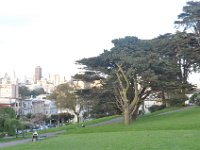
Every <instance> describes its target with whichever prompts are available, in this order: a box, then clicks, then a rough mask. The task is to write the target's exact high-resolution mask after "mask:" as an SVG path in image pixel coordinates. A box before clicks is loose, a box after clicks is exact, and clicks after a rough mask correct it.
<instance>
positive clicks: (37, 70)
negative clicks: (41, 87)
mask: <svg viewBox="0 0 200 150" xmlns="http://www.w3.org/2000/svg"><path fill="white" fill-rule="evenodd" d="M41 78H42V68H41V67H40V66H37V67H35V83H37V81H38V80H41Z"/></svg>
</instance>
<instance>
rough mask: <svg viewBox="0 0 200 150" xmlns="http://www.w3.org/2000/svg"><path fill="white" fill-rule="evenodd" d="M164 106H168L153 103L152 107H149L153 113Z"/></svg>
mask: <svg viewBox="0 0 200 150" xmlns="http://www.w3.org/2000/svg"><path fill="white" fill-rule="evenodd" d="M164 108H166V106H165V105H152V106H151V107H149V111H150V112H151V113H152V112H155V111H158V110H161V109H164Z"/></svg>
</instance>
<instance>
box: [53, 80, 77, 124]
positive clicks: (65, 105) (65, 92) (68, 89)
mask: <svg viewBox="0 0 200 150" xmlns="http://www.w3.org/2000/svg"><path fill="white" fill-rule="evenodd" d="M74 92H75V89H74V88H73V87H72V86H70V85H69V84H68V83H64V84H60V85H58V86H57V87H56V89H55V90H54V91H53V93H52V94H51V95H50V96H49V98H51V99H55V100H56V105H57V107H58V108H60V109H61V110H66V109H69V110H72V111H73V113H74V114H75V115H76V116H77V122H79V115H80V110H81V107H80V108H79V109H77V106H78V105H79V101H78V98H77V96H76V95H75V93H74Z"/></svg>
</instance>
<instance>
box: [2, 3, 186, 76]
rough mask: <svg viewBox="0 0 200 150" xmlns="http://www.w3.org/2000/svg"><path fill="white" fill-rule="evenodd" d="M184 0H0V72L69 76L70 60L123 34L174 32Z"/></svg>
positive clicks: (147, 35)
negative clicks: (35, 71) (38, 70)
mask: <svg viewBox="0 0 200 150" xmlns="http://www.w3.org/2000/svg"><path fill="white" fill-rule="evenodd" d="M186 1H187V0H0V50H1V55H0V56H1V58H0V74H4V73H5V72H13V71H14V70H15V72H16V75H17V76H19V77H23V76H25V75H26V76H32V75H33V74H34V68H35V66H37V65H39V66H41V67H42V69H43V74H44V75H47V74H48V73H59V74H63V75H66V76H67V77H70V76H71V75H73V74H74V73H76V72H77V70H76V69H75V68H76V67H75V65H74V61H75V60H78V59H81V58H84V57H91V56H97V55H98V54H100V53H102V52H103V50H104V49H110V48H111V47H112V44H111V40H112V39H116V38H122V37H124V36H137V37H138V38H141V39H151V38H154V37H156V36H158V35H159V34H164V33H169V32H171V33H174V32H175V28H174V21H175V20H176V19H177V16H178V15H179V14H180V13H181V12H182V8H183V6H184V5H185V4H186Z"/></svg>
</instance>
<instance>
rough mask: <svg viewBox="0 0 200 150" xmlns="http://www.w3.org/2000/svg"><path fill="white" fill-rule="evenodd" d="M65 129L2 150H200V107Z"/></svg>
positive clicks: (164, 111)
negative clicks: (106, 123)
mask: <svg viewBox="0 0 200 150" xmlns="http://www.w3.org/2000/svg"><path fill="white" fill-rule="evenodd" d="M97 122H98V121H97ZM65 130H66V132H65V133H64V134H62V135H59V136H58V137H53V138H49V139H45V140H41V141H38V142H35V143H27V144H21V145H17V146H14V147H7V148H2V150H27V149H28V150H199V149H200V142H199V141H200V107H189V108H182V109H178V110H177V109H173V110H163V111H159V112H155V113H152V114H149V115H145V116H142V117H139V118H138V119H137V121H136V122H135V123H134V124H131V125H130V126H128V127H126V126H124V125H123V124H122V123H114V124H108V125H103V126H86V127H85V128H80V127H79V126H77V125H74V126H72V125H71V126H67V127H66V129H65Z"/></svg>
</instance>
